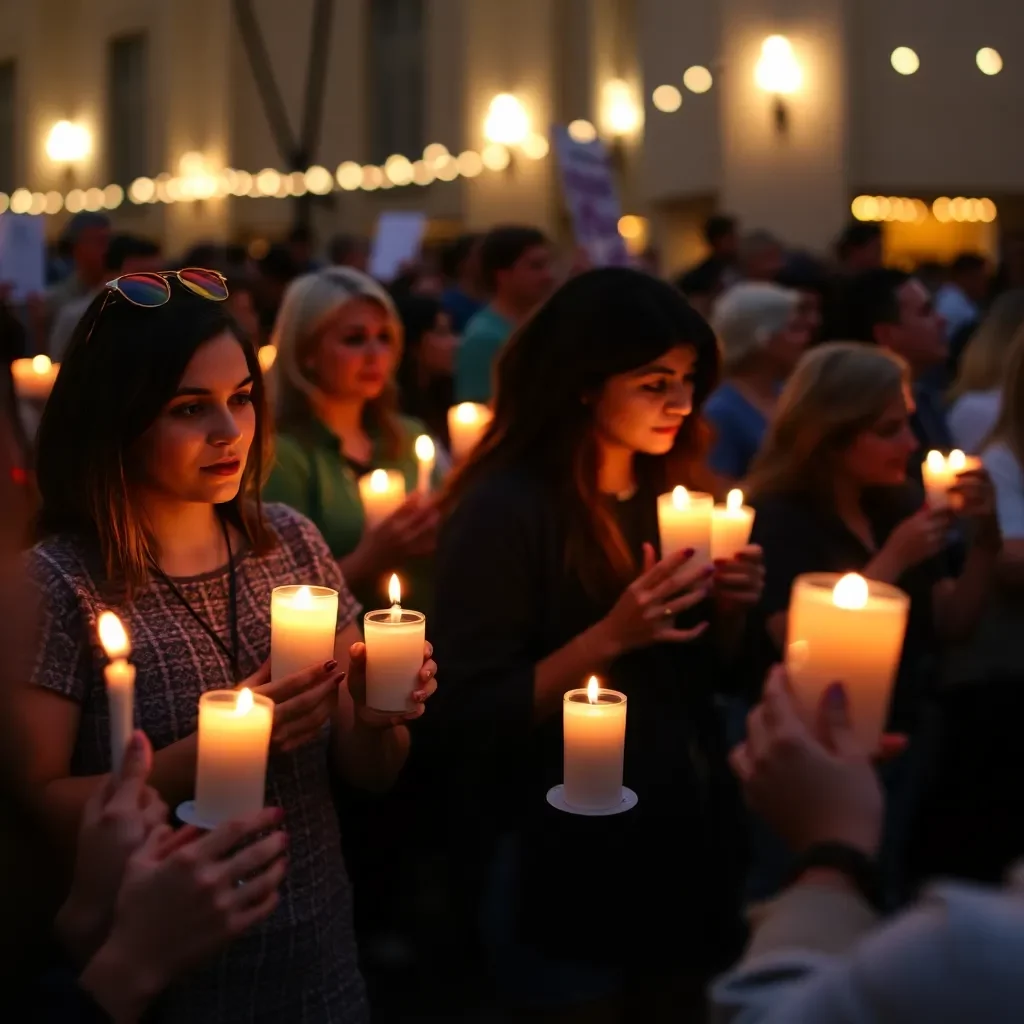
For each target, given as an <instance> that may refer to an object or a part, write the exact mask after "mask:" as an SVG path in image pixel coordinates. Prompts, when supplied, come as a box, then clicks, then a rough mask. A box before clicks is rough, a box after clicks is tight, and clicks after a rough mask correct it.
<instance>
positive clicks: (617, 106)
mask: <svg viewBox="0 0 1024 1024" xmlns="http://www.w3.org/2000/svg"><path fill="white" fill-rule="evenodd" d="M601 120H602V123H603V127H604V130H605V131H606V132H607V134H608V135H610V136H612V138H616V139H622V138H625V137H626V136H628V135H632V134H634V133H635V132H636V130H637V129H638V128H639V127H640V126H641V125H642V124H643V120H644V112H643V107H641V105H640V102H639V101H638V99H637V97H636V94H635V92H634V90H633V88H632V87H631V86H630V84H629V83H628V82H626V81H624V80H623V79H621V78H611V79H609V80H608V81H607V82H605V83H604V88H603V89H602V90H601Z"/></svg>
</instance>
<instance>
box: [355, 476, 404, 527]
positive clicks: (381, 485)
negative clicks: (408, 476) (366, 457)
mask: <svg viewBox="0 0 1024 1024" xmlns="http://www.w3.org/2000/svg"><path fill="white" fill-rule="evenodd" d="M359 497H360V498H361V499H362V502H363V515H364V516H365V519H366V528H367V529H368V530H372V529H373V528H374V527H375V526H376V525H377V524H378V523H380V522H382V521H383V520H385V519H387V517H388V516H389V515H391V513H392V512H397V511H398V509H399V508H401V507H402V505H403V503H404V502H405V477H404V476H402V474H401V473H399V472H398V470H397V469H375V470H374V471H373V472H372V473H368V474H367V475H366V476H361V477H360V478H359Z"/></svg>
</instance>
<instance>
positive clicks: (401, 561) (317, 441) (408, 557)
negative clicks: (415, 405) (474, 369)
mask: <svg viewBox="0 0 1024 1024" xmlns="http://www.w3.org/2000/svg"><path fill="white" fill-rule="evenodd" d="M271 340H272V343H273V344H274V345H276V346H277V360H276V366H277V394H278V403H277V404H278V423H277V426H278V440H277V453H276V455H277V458H276V461H275V464H274V467H273V470H272V472H271V475H270V479H269V480H268V481H267V486H266V489H265V491H264V496H265V498H266V499H267V500H268V501H280V502H283V503H285V504H287V505H290V506H291V507H292V508H295V509H298V510H299V511H300V512H302V513H303V514H304V515H307V516H309V518H310V519H312V520H313V522H314V523H316V525H317V526H318V527H319V529H320V531H321V533H323V535H324V539H325V540H326V541H327V544H328V546H329V547H330V549H331V552H332V553H333V554H334V556H335V557H336V558H337V559H338V560H339V564H340V565H341V570H342V572H343V573H344V574H345V579H346V580H347V581H348V583H349V586H351V587H352V590H353V593H354V594H355V595H356V597H357V598H359V600H360V601H361V602H362V603H364V604H366V605H368V606H370V603H371V602H374V601H376V602H378V603H377V604H376V605H372V606H373V607H380V604H379V602H380V601H382V600H384V598H385V597H386V592H387V580H388V577H389V576H390V574H391V572H393V571H394V570H396V569H397V570H400V571H401V576H402V583H403V588H402V599H403V602H406V603H408V604H409V606H410V607H415V608H418V609H420V610H421V611H427V612H428V613H429V609H430V601H431V597H432V587H431V583H430V574H429V572H428V571H427V566H426V564H425V561H424V559H425V557H426V556H429V555H431V554H432V553H433V551H434V546H435V542H436V531H437V521H438V520H437V513H436V511H435V510H434V507H433V505H432V503H431V502H429V501H428V500H425V499H424V497H423V496H422V495H420V494H418V493H417V478H418V462H417V460H416V454H415V444H416V438H417V437H418V436H419V435H420V434H425V433H426V432H427V430H426V427H425V426H424V425H423V424H422V423H420V422H418V421H417V420H413V419H409V418H407V417H404V416H400V415H399V413H398V389H397V386H396V383H395V373H396V370H397V367H398V363H399V360H400V359H401V355H402V324H401V320H400V319H399V317H398V313H397V312H396V310H395V306H394V303H393V302H392V300H391V297H390V296H389V295H388V293H387V292H386V291H385V290H384V289H383V288H381V287H380V285H378V284H377V282H376V281H374V280H373V279H372V278H371V277H368V276H367V275H366V274H363V273H360V272H359V271H358V270H354V269H352V268H351V267H331V268H329V269H327V270H322V271H318V272H317V273H314V274H305V275H303V276H302V277H300V278H298V279H296V280H295V281H293V282H292V283H291V284H290V285H289V286H288V289H287V291H286V292H285V296H284V300H283V302H282V303H281V308H280V311H279V312H278V316H277V322H276V323H275V325H274V334H273V337H272V339H271ZM376 469H387V470H397V471H398V472H399V473H401V475H402V476H403V477H404V478H405V489H406V494H407V495H409V497H408V498H407V499H406V501H405V503H404V504H403V505H402V506H401V507H400V508H399V509H398V510H397V511H396V512H394V513H392V514H391V515H390V516H388V517H387V518H385V519H384V520H383V521H382V522H380V523H379V524H377V525H376V526H372V527H368V526H367V523H366V516H365V513H364V509H363V505H362V501H361V499H360V492H359V480H360V478H361V477H364V476H366V475H367V474H368V473H371V472H373V471H374V470H376ZM438 476H439V473H438V471H437V470H436V469H435V473H434V481H433V482H434V483H436V482H437V477H438ZM428 621H429V618H428Z"/></svg>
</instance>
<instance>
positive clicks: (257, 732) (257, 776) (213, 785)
mask: <svg viewBox="0 0 1024 1024" xmlns="http://www.w3.org/2000/svg"><path fill="white" fill-rule="evenodd" d="M273 725H274V702H273V701H272V700H271V699H270V698H269V697H264V696H262V694H254V693H253V692H252V690H250V689H248V688H244V689H241V690H210V691H209V692H207V693H204V694H203V695H202V696H201V697H200V698H199V754H198V757H197V761H196V817H197V818H198V819H199V820H200V821H201V822H202V823H203V824H204V825H206V826H208V827H209V828H215V827H216V826H217V825H219V824H221V822H224V821H227V820H228V819H229V818H238V817H241V816H243V815H246V814H253V813H255V812H256V811H258V810H259V809H260V808H261V807H262V806H263V794H264V789H265V788H266V781H267V755H268V753H269V752H270V732H271V729H272V728H273Z"/></svg>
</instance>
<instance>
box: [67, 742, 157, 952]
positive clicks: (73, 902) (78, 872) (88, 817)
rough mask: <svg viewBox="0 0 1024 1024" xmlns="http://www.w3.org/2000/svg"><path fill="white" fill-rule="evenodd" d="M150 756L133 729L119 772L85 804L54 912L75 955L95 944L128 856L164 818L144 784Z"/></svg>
mask: <svg viewBox="0 0 1024 1024" xmlns="http://www.w3.org/2000/svg"><path fill="white" fill-rule="evenodd" d="M152 760H153V751H152V748H151V746H150V743H149V740H148V739H147V738H146V735H145V733H142V732H135V733H133V734H132V738H131V741H130V743H129V744H128V747H127V748H126V750H125V754H124V762H123V764H122V767H121V774H120V775H119V776H118V775H111V776H110V777H109V778H107V779H106V780H105V781H104V782H103V784H102V785H100V786H99V787H98V788H97V789H96V791H95V792H94V793H93V794H92V796H91V797H90V798H89V800H88V802H87V803H86V805H85V810H84V813H83V815H82V823H81V826H80V827H79V830H78V845H77V849H76V854H75V867H74V874H73V879H72V883H71V890H70V892H69V894H68V898H67V900H66V901H65V902H64V905H63V906H62V907H61V909H60V912H59V913H58V916H57V930H58V933H59V934H60V936H61V938H62V939H63V941H64V942H65V943H66V945H67V946H68V947H69V949H70V950H71V952H72V953H73V955H75V956H76V957H80V958H83V959H84V958H85V957H86V956H88V955H89V954H90V953H91V952H92V951H93V950H94V949H95V948H96V947H97V946H99V945H100V943H101V942H102V939H103V936H104V935H105V934H106V932H107V929H108V927H109V925H110V919H111V915H112V914H113V911H114V904H115V902H116V900H117V893H118V890H119V889H120V887H121V882H122V879H123V877H124V872H125V865H126V864H127V863H128V859H129V857H131V855H132V854H133V853H134V852H135V851H136V850H137V849H138V848H139V847H140V846H141V845H142V844H143V843H144V842H145V841H146V839H147V838H148V837H149V835H150V834H151V833H152V832H153V831H154V830H155V829H156V828H158V827H159V826H161V825H163V824H165V823H166V821H167V806H166V804H164V802H163V801H162V800H161V799H160V796H159V795H158V794H157V792H156V790H155V789H153V788H152V787H150V786H148V785H146V780H147V779H148V778H149V771H150V766H151V764H152Z"/></svg>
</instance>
